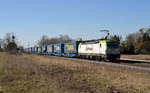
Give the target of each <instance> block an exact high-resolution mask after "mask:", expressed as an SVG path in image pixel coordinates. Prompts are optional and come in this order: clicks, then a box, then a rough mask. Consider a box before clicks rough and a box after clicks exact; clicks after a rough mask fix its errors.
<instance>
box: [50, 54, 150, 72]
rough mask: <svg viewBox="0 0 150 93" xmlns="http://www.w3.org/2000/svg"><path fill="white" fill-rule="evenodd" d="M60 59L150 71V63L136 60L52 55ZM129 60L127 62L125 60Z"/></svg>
mask: <svg viewBox="0 0 150 93" xmlns="http://www.w3.org/2000/svg"><path fill="white" fill-rule="evenodd" d="M51 57H55V58H59V59H65V60H70V61H79V62H86V63H91V64H101V65H105V66H111V67H119V68H123V69H128V70H139V71H147V72H150V63H142V62H137V61H136V62H135V61H133V63H132V62H131V60H130V62H129V61H127V60H119V61H117V62H104V61H95V60H88V59H79V58H66V57H56V56H51ZM125 61H127V62H125Z"/></svg>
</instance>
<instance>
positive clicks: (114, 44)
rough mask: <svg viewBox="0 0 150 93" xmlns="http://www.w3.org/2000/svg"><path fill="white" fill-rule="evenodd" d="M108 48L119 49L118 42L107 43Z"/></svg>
mask: <svg viewBox="0 0 150 93" xmlns="http://www.w3.org/2000/svg"><path fill="white" fill-rule="evenodd" d="M107 47H108V48H119V43H117V42H107Z"/></svg>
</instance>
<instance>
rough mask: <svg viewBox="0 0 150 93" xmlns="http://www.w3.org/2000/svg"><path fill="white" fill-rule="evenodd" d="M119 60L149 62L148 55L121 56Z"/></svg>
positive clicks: (149, 56) (149, 57)
mask: <svg viewBox="0 0 150 93" xmlns="http://www.w3.org/2000/svg"><path fill="white" fill-rule="evenodd" d="M121 58H128V59H137V60H150V55H121Z"/></svg>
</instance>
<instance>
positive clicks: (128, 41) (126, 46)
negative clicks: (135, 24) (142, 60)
mask: <svg viewBox="0 0 150 93" xmlns="http://www.w3.org/2000/svg"><path fill="white" fill-rule="evenodd" d="M120 49H121V53H122V54H150V28H146V29H145V28H141V29H140V30H139V31H138V32H136V33H131V34H129V35H127V37H126V38H125V40H123V41H121V45H120Z"/></svg>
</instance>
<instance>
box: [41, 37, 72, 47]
mask: <svg viewBox="0 0 150 93" xmlns="http://www.w3.org/2000/svg"><path fill="white" fill-rule="evenodd" d="M72 41H73V39H72V38H70V37H69V36H68V35H60V36H59V37H53V38H48V36H46V35H43V36H42V38H41V39H40V40H39V42H38V45H39V46H42V45H48V44H57V43H68V42H72Z"/></svg>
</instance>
